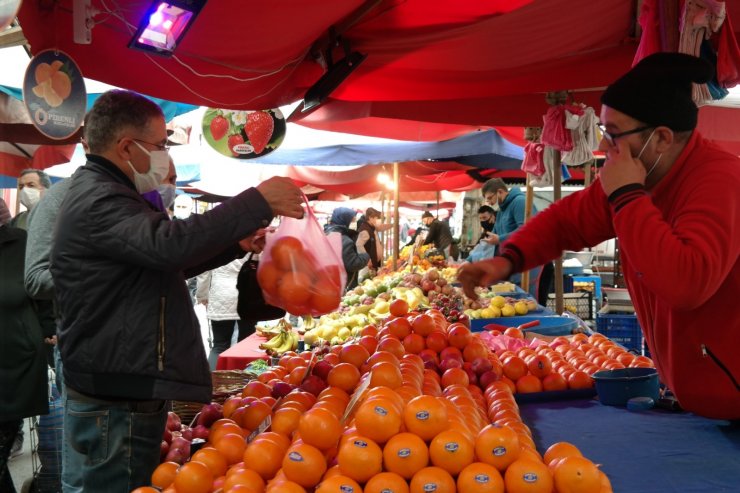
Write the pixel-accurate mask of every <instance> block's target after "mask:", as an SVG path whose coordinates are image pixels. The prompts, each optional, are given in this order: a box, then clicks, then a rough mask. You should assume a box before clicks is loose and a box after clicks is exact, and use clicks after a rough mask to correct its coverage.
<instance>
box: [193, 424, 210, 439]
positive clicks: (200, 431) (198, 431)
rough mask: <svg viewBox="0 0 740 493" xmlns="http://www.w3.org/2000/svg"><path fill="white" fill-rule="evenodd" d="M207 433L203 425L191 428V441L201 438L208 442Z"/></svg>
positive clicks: (207, 430) (208, 431)
mask: <svg viewBox="0 0 740 493" xmlns="http://www.w3.org/2000/svg"><path fill="white" fill-rule="evenodd" d="M209 433H210V430H209V429H208V428H206V427H205V426H203V425H198V426H196V427H195V428H193V439H196V438H202V439H203V440H208V435H209Z"/></svg>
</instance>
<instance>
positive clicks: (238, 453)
mask: <svg viewBox="0 0 740 493" xmlns="http://www.w3.org/2000/svg"><path fill="white" fill-rule="evenodd" d="M213 446H214V447H215V448H216V450H218V453H219V454H221V455H222V456H223V458H224V459H226V462H228V463H229V464H236V463H237V462H239V461H241V460H242V456H243V455H244V451H245V450H246V449H247V442H246V440H244V437H242V436H241V435H237V434H236V433H228V434H226V435H224V436H223V437H221V439H220V440H219V441H217V442H216V443H214V445H213ZM224 472H225V471H224Z"/></svg>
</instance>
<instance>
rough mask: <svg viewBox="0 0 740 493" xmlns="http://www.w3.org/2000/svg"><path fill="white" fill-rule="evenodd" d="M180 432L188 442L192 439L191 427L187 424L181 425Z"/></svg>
mask: <svg viewBox="0 0 740 493" xmlns="http://www.w3.org/2000/svg"><path fill="white" fill-rule="evenodd" d="M180 433H182V437H183V438H184V439H185V440H187V441H188V442H190V441H192V440H193V429H192V428H190V427H189V426H185V425H182V428H181V429H180Z"/></svg>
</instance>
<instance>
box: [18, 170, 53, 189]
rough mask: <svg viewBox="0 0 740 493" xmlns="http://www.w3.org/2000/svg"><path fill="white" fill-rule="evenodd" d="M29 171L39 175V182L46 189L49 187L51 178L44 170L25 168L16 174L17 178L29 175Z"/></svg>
mask: <svg viewBox="0 0 740 493" xmlns="http://www.w3.org/2000/svg"><path fill="white" fill-rule="evenodd" d="M31 173H36V174H37V175H39V184H41V186H42V187H44V188H46V189H49V188H51V178H49V175H47V174H46V173H45V172H44V171H41V170H40V169H33V168H26V169H24V170H23V171H21V174H20V175H18V178H20V177H21V176H26V175H30V174H31Z"/></svg>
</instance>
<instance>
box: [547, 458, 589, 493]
mask: <svg viewBox="0 0 740 493" xmlns="http://www.w3.org/2000/svg"><path fill="white" fill-rule="evenodd" d="M553 477H554V478H555V488H556V489H557V491H558V492H559V493H588V492H590V491H599V490H600V489H601V475H600V474H599V469H598V468H597V467H596V465H595V464H594V463H593V462H591V461H590V460H588V459H586V458H584V457H566V458H564V459H562V460H561V461H560V463H559V464H558V465H557V466H555V470H554V472H553Z"/></svg>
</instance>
